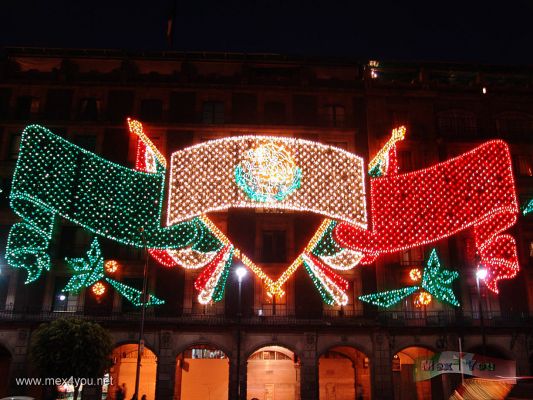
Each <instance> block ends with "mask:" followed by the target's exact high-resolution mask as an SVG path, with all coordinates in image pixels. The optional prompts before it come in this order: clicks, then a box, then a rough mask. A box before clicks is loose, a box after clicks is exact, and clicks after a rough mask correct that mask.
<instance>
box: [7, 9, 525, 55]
mask: <svg viewBox="0 0 533 400" xmlns="http://www.w3.org/2000/svg"><path fill="white" fill-rule="evenodd" d="M404 3H405V2H404V1H401V0H398V1H396V2H388V1H366V2H363V1H360V0H352V1H333V0H332V1H323V0H320V1H308V2H299V1H298V2H296V1H281V0H263V1H254V0H250V1H241V0H234V1H224V0H220V1H214V0H196V1H184V0H177V2H176V10H175V21H174V23H175V30H174V35H173V43H172V46H169V44H168V43H167V39H166V36H165V33H166V23H167V19H168V16H169V15H170V14H171V10H172V8H173V7H172V4H173V0H152V1H150V0H144V1H141V0H130V1H121V0H120V1H117V0H107V1H101V0H95V1H85V2H80V1H77V0H68V1H67V0H49V1H45V0H42V1H24V0H2V1H1V2H0V17H1V19H0V45H1V46H2V47H5V46H32V47H36V46H37V47H42V46H46V47H68V48H106V49H128V50H165V49H172V50H186V51H228V52H249V53H281V54H287V55H309V56H314V55H318V56H342V57H350V58H355V59H362V60H365V59H380V60H412V61H418V60H428V61H459V62H461V61H465V62H480V63H489V64H533V1H530V0H522V1H514V0H513V1H503V2H502V1H499V2H495V1H494V2H477V1H476V2H472V1H470V0H463V1H461V2H459V1H435V0H433V1H429V0H428V1H426V2H418V1H417V2H409V4H404ZM474 3H475V4H474Z"/></svg>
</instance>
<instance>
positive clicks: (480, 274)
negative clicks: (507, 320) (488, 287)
mask: <svg viewBox="0 0 533 400" xmlns="http://www.w3.org/2000/svg"><path fill="white" fill-rule="evenodd" d="M487 273H488V271H487V270H486V269H485V268H483V267H478V269H477V271H476V287H477V299H478V308H479V325H480V327H481V344H482V347H481V348H482V350H483V355H485V353H486V351H485V348H486V344H487V343H486V342H487V340H486V338H485V321H484V319H483V307H482V301H481V289H480V287H479V281H480V280H484V279H485V278H486V277H487Z"/></svg>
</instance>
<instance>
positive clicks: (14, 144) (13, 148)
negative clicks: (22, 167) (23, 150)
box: [8, 133, 22, 160]
mask: <svg viewBox="0 0 533 400" xmlns="http://www.w3.org/2000/svg"><path fill="white" fill-rule="evenodd" d="M21 138H22V135H21V134H20V133H14V134H12V135H11V137H10V139H9V154H8V159H9V160H16V159H17V158H19V149H20V139H21Z"/></svg>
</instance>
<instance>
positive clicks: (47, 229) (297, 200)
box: [6, 120, 518, 306]
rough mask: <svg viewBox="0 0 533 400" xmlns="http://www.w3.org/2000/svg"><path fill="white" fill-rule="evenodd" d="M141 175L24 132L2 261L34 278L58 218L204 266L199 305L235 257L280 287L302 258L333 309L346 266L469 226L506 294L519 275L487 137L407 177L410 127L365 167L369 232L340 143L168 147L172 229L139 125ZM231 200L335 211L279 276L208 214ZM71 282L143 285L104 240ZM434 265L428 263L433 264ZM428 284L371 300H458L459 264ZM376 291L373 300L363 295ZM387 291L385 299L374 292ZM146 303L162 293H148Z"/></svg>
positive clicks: (355, 176) (269, 141)
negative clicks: (401, 145)
mask: <svg viewBox="0 0 533 400" xmlns="http://www.w3.org/2000/svg"><path fill="white" fill-rule="evenodd" d="M128 124H129V127H130V131H131V132H132V133H134V134H135V135H136V136H137V138H138V140H137V159H136V168H135V169H136V170H135V171H134V170H130V169H128V168H125V167H122V166H119V165H117V164H113V163H110V162H108V161H106V160H104V159H102V158H100V157H98V156H96V155H94V154H92V153H89V152H87V151H85V150H83V149H81V148H79V147H77V146H75V145H73V144H71V143H69V142H67V141H65V140H64V139H62V138H59V137H57V136H55V135H53V134H52V133H51V132H49V131H48V130H46V129H45V128H42V127H39V126H35V125H34V126H30V127H28V128H27V129H26V130H25V132H24V135H23V138H22V143H21V151H20V157H19V159H18V162H17V167H16V171H15V177H14V180H13V189H12V192H11V205H12V208H13V210H14V211H15V212H16V213H17V214H18V215H19V216H21V217H22V219H23V222H21V223H19V224H16V225H14V226H13V228H12V230H11V232H10V235H9V239H8V248H7V251H6V258H7V260H8V262H9V264H10V265H12V266H14V267H22V268H25V269H26V270H27V271H28V281H32V280H35V279H37V278H38V277H39V275H40V273H41V271H42V270H43V269H49V268H50V258H49V256H48V248H49V243H50V241H51V238H52V232H53V225H54V221H55V219H56V217H62V218H64V219H67V220H69V221H71V222H73V223H75V224H78V225H80V226H83V227H84V228H85V229H87V230H88V231H90V232H92V233H94V234H95V235H96V236H102V237H105V238H108V239H113V240H116V241H118V242H120V243H123V244H126V245H132V246H136V247H147V248H148V249H149V250H148V251H149V252H150V254H151V255H152V257H153V258H154V259H156V260H157V261H158V262H159V263H161V264H162V265H165V266H167V267H173V266H177V265H180V266H183V267H185V268H191V269H202V271H201V272H200V274H199V276H198V277H197V279H196V281H195V288H196V289H197V290H198V292H199V296H198V298H199V301H200V302H201V303H204V304H205V303H209V302H211V301H219V300H221V299H222V298H223V295H224V289H225V285H226V281H227V277H228V274H229V271H230V268H231V265H232V260H233V258H238V259H240V260H241V261H242V263H243V264H244V265H245V266H247V267H248V268H249V269H250V270H251V271H253V272H254V273H255V274H256V275H257V276H258V277H259V278H260V279H261V280H262V281H263V283H264V284H265V285H266V287H267V288H268V292H269V293H270V294H271V295H278V296H281V295H283V294H284V291H283V289H282V287H283V285H284V284H285V282H286V281H287V280H288V279H289V278H290V277H291V276H292V274H293V273H294V272H295V271H296V270H297V269H298V268H299V267H300V266H302V265H303V267H304V268H305V270H306V271H307V273H308V274H309V276H310V278H311V279H312V282H313V284H314V285H315V286H316V288H317V290H318V291H319V292H320V294H321V296H322V298H323V300H324V301H325V302H326V303H327V304H338V305H343V304H346V303H347V302H348V296H347V294H346V292H347V289H348V282H347V281H346V280H345V279H344V278H342V277H341V276H340V275H339V271H341V272H342V271H345V270H348V269H351V268H354V267H355V266H357V265H358V264H359V263H363V264H368V263H371V262H373V261H374V260H375V259H376V258H377V257H378V256H379V255H380V254H384V253H392V252H396V251H399V250H402V249H407V248H413V247H418V246H422V245H425V244H428V243H434V242H436V241H438V240H440V239H443V238H446V237H448V236H450V235H453V234H455V233H457V232H459V231H462V230H465V229H468V228H473V229H474V234H475V238H476V246H477V249H478V253H479V254H480V258H481V261H482V263H483V266H484V267H485V268H486V269H487V271H488V274H487V277H486V279H485V280H484V281H485V283H486V284H487V286H488V287H489V288H490V289H492V290H494V291H497V286H496V282H497V281H498V280H499V279H506V278H511V277H513V276H514V275H516V272H517V270H518V262H517V257H516V245H515V242H514V239H513V238H512V237H511V236H509V235H506V234H502V233H501V232H503V231H504V230H506V229H507V228H509V227H510V226H511V225H512V224H513V223H514V221H515V220H516V215H517V214H518V206H517V204H516V195H515V187H514V181H513V179H512V175H511V167H510V157H509V151H508V148H507V146H506V145H505V144H504V143H503V142H501V141H491V142H488V143H486V144H484V145H482V146H479V147H478V148H476V149H474V150H473V151H471V152H469V153H466V154H464V155H462V156H460V157H458V158H455V159H452V160H450V161H447V162H444V163H440V164H437V165H435V166H433V167H431V168H428V169H425V170H421V171H415V172H412V173H408V174H399V173H398V163H397V159H396V144H397V142H398V141H401V140H403V138H404V137H405V128H403V127H400V128H398V129H395V130H394V131H393V133H392V136H391V138H390V140H389V141H388V142H387V143H386V144H385V145H384V146H383V148H382V149H381V150H380V151H379V152H378V154H377V155H376V157H374V159H372V160H371V161H370V163H369V174H370V175H371V177H372V179H371V193H370V200H371V204H372V230H367V227H366V224H367V215H366V209H365V191H364V177H363V170H364V169H363V161H362V159H361V158H360V157H358V156H356V155H354V154H351V153H349V152H346V151H344V150H341V149H338V148H335V147H331V146H325V145H322V144H318V143H313V142H309V141H305V140H299V139H289V138H273V137H261V136H241V137H233V138H227V139H221V140H215V141H211V142H207V143H204V144H200V145H197V146H193V147H190V148H188V149H185V150H182V151H178V152H176V153H174V154H173V156H172V163H171V178H170V189H169V195H168V198H169V202H168V203H169V204H168V207H169V209H168V212H167V220H168V224H169V226H167V227H161V226H160V223H159V221H160V215H161V206H162V197H163V194H164V179H165V172H166V160H165V158H164V156H163V155H162V154H161V153H160V152H159V151H158V149H157V148H156V146H154V145H153V143H152V142H151V141H150V139H149V138H148V136H147V135H146V134H145V133H144V131H143V126H142V124H141V123H140V122H138V121H135V120H128ZM229 207H271V208H275V209H286V210H299V211H313V212H316V213H319V214H322V215H324V216H326V217H327V218H326V219H324V220H323V222H322V224H321V225H320V227H319V229H318V230H317V232H316V233H315V234H314V235H313V237H312V239H311V241H310V242H309V243H308V245H307V246H306V248H305V250H304V251H303V252H302V253H301V254H300V255H298V256H297V257H296V259H295V260H294V261H293V262H292V263H291V264H290V265H289V266H288V267H287V269H286V270H285V271H284V272H283V273H282V274H281V276H279V278H278V279H276V280H274V279H272V278H271V277H269V276H268V275H267V274H266V273H265V272H264V271H263V269H262V268H261V267H260V266H258V265H257V264H255V263H254V262H253V261H252V260H251V259H250V258H249V257H247V256H246V254H244V253H243V252H242V251H241V250H240V249H239V248H238V247H236V246H235V245H234V244H233V243H232V242H231V240H230V239H229V238H228V237H227V236H226V235H225V234H224V233H223V232H222V231H221V230H220V229H218V227H216V225H215V224H214V223H213V222H212V221H211V220H210V219H209V218H208V217H207V216H206V215H205V213H207V212H209V211H214V210H221V209H227V208H229ZM67 264H68V265H69V266H70V268H71V269H72V271H73V277H72V279H71V281H70V282H69V284H68V285H67V288H66V290H73V291H77V290H80V289H81V288H89V287H90V288H91V290H92V292H93V294H94V295H95V296H96V297H100V296H102V295H103V294H104V293H105V291H106V287H107V285H110V286H111V287H113V288H115V289H116V290H117V291H119V292H120V293H121V294H123V295H124V296H125V297H126V298H128V299H129V300H130V301H132V302H133V303H134V304H142V299H141V298H140V296H141V293H140V292H139V291H138V290H137V289H134V288H130V287H128V286H126V285H124V284H122V283H121V282H118V281H116V280H115V279H111V278H110V277H109V275H112V274H113V273H114V272H115V271H116V270H117V268H118V266H117V265H115V264H114V263H113V262H111V261H108V262H107V263H104V262H103V258H102V257H101V254H100V253H99V248H98V243H97V242H95V243H93V246H92V247H91V249H90V250H89V252H88V253H87V257H86V259H72V260H67ZM430 264H431V266H430ZM410 272H411V273H410V277H411V279H413V280H421V282H420V283H419V284H418V285H416V286H412V287H407V288H403V289H397V290H394V291H390V292H384V293H386V294H385V295H383V296H382V297H381V299H377V300H376V298H375V297H372V298H371V297H368V299H367V298H365V297H364V296H363V297H362V298H361V300H363V301H365V300H369V301H370V300H374V301H371V302H372V303H374V304H377V302H381V305H386V304H388V303H390V302H392V301H393V300H396V299H397V298H399V297H402V298H403V297H405V296H407V295H410V294H412V293H414V292H415V291H417V290H419V289H423V290H421V291H420V292H419V295H418V297H417V299H416V301H417V302H418V303H417V304H418V305H420V306H423V305H427V304H428V303H429V302H430V301H431V299H432V298H433V297H435V298H437V299H440V300H442V301H445V302H448V303H450V304H453V305H458V303H457V302H456V300H455V297H454V294H453V291H452V289H451V281H452V280H453V279H455V278H456V275H455V274H454V273H451V272H449V271H447V270H441V269H440V265H439V263H438V259H437V258H436V253H435V254H434V255H433V253H432V257H431V258H430V263H428V266H427V267H426V269H425V270H424V272H423V273H422V272H421V271H418V272H417V271H414V270H413V271H410ZM367 296H372V295H367ZM378 298H379V296H378ZM150 299H151V300H150V301H151V303H150V304H160V303H161V302H162V300H159V299H157V298H155V297H154V296H151V297H150Z"/></svg>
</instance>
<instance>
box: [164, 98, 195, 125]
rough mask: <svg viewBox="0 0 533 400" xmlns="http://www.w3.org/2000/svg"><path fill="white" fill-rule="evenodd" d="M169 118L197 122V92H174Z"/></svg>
mask: <svg viewBox="0 0 533 400" xmlns="http://www.w3.org/2000/svg"><path fill="white" fill-rule="evenodd" d="M169 119H170V121H172V122H189V123H192V122H196V93H194V92H172V93H171V94H170V104H169Z"/></svg>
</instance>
